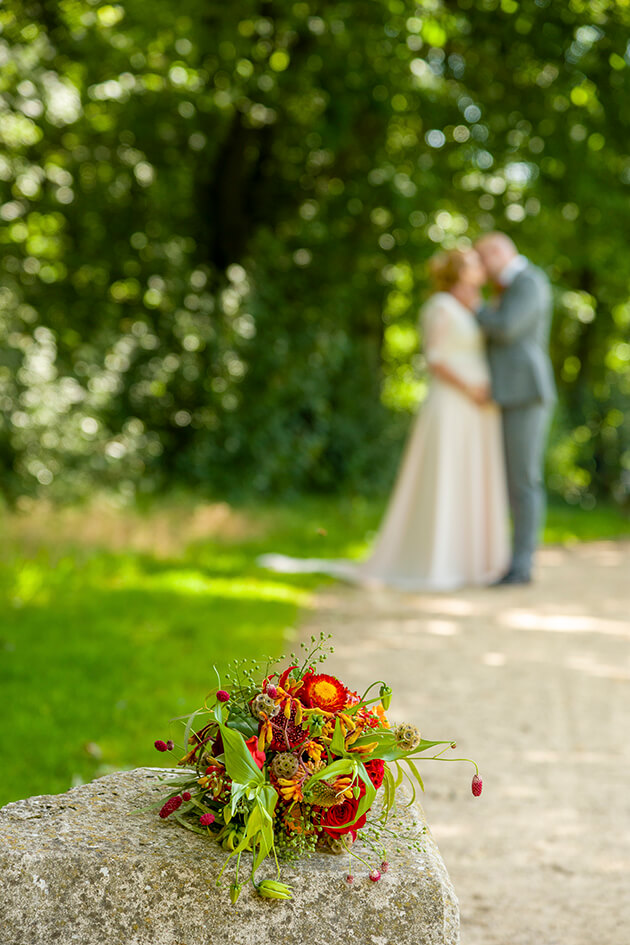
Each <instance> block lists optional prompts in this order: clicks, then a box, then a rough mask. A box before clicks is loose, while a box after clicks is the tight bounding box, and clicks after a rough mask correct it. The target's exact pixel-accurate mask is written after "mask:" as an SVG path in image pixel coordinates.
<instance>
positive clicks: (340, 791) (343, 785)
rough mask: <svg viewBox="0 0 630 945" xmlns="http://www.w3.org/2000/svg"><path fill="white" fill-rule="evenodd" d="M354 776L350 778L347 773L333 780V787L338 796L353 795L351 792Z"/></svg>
mask: <svg viewBox="0 0 630 945" xmlns="http://www.w3.org/2000/svg"><path fill="white" fill-rule="evenodd" d="M353 782H354V778H351V777H350V776H349V775H344V776H343V777H340V778H336V779H335V781H334V782H333V787H334V789H335V791H336V792H337V796H338V797H349V798H351V797H354V795H353V793H352V784H353Z"/></svg>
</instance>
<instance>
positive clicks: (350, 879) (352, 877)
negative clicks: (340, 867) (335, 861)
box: [346, 873, 354, 883]
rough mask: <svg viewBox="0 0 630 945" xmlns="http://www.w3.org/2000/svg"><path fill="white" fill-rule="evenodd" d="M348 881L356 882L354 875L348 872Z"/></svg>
mask: <svg viewBox="0 0 630 945" xmlns="http://www.w3.org/2000/svg"><path fill="white" fill-rule="evenodd" d="M346 882H347V883H353V882H354V876H353V875H352V873H348V875H347V876H346Z"/></svg>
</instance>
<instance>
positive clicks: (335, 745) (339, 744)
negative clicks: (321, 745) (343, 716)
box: [330, 719, 346, 755]
mask: <svg viewBox="0 0 630 945" xmlns="http://www.w3.org/2000/svg"><path fill="white" fill-rule="evenodd" d="M330 750H331V751H332V753H333V755H345V754H346V740H345V738H344V736H343V732H342V729H341V720H340V719H337V721H336V723H335V730H334V732H333V737H332V740H331V742H330Z"/></svg>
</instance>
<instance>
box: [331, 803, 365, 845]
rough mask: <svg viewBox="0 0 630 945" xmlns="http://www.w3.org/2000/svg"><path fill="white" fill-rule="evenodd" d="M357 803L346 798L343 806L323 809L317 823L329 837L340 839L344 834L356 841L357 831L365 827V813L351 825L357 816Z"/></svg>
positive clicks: (338, 805)
mask: <svg viewBox="0 0 630 945" xmlns="http://www.w3.org/2000/svg"><path fill="white" fill-rule="evenodd" d="M358 809H359V801H358V800H355V799H354V798H353V797H347V798H346V799H345V800H344V802H343V804H337V805H336V806H335V807H323V808H322V811H321V814H320V815H319V823H320V826H321V828H322V830H324V831H325V832H326V833H327V834H329V836H331V837H340V836H343V834H345V833H349V834H352V839H353V840H356V838H357V831H358V830H360V829H361V827H364V826H365V821H366V818H367V811H366V813H365V814H361V816H360V817H359V819H358V820H357V821H356V823H354V824H353V823H352V821H353V820H354V818H355V817H356V816H357V810H358Z"/></svg>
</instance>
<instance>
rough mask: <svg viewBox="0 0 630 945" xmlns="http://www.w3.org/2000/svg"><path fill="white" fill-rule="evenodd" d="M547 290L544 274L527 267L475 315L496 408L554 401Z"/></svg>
mask: <svg viewBox="0 0 630 945" xmlns="http://www.w3.org/2000/svg"><path fill="white" fill-rule="evenodd" d="M551 315H552V300H551V286H550V284H549V280H548V278H547V276H546V275H545V273H544V272H543V271H542V270H541V269H538V268H537V267H536V266H532V265H531V264H528V265H527V267H526V268H525V269H523V270H522V272H520V273H519V274H518V275H517V276H516V278H515V279H514V281H513V282H512V283H511V285H509V286H508V287H507V288H506V290H505V292H504V293H503V295H502V296H501V298H500V300H499V303H498V305H497V306H496V307H494V306H491V305H486V306H484V308H482V309H481V311H480V312H479V313H478V318H479V323H480V325H481V327H482V328H483V331H484V332H485V335H486V338H487V342H488V360H489V362H490V375H491V378H492V395H493V397H494V399H495V400H496V402H497V403H498V404H499V405H500V406H501V407H523V406H525V405H527V404H534V403H549V402H550V401H553V400H555V397H556V385H555V381H554V377H553V368H552V366H551V361H550V358H549V331H550V328H551Z"/></svg>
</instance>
